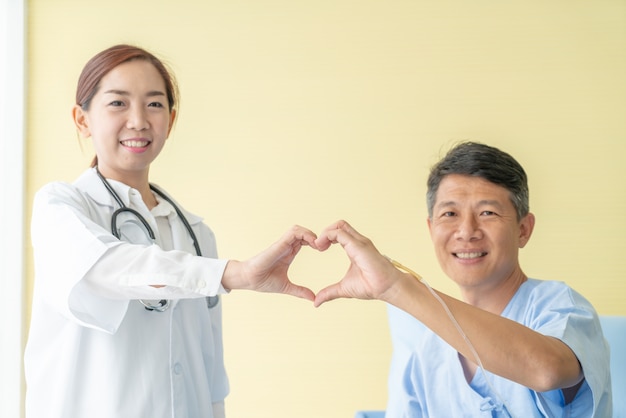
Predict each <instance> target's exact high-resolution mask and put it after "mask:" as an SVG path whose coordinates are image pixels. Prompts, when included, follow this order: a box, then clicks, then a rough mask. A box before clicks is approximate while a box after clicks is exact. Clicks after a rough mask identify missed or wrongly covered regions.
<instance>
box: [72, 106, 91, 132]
mask: <svg viewBox="0 0 626 418" xmlns="http://www.w3.org/2000/svg"><path fill="white" fill-rule="evenodd" d="M72 119H74V124H75V125H76V129H78V133H79V134H80V136H81V137H83V138H89V137H90V136H91V132H90V130H89V123H88V120H87V113H86V112H85V111H84V110H83V108H82V107H80V106H79V105H74V107H73V108H72Z"/></svg>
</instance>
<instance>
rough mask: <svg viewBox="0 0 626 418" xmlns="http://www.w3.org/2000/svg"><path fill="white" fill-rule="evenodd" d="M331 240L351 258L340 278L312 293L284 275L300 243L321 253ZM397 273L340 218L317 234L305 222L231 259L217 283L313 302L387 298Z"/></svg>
mask: <svg viewBox="0 0 626 418" xmlns="http://www.w3.org/2000/svg"><path fill="white" fill-rule="evenodd" d="M333 244H340V245H341V246H342V247H343V249H344V251H345V252H346V254H347V256H348V258H349V259H350V267H349V268H348V271H347V272H346V274H345V275H344V277H343V278H342V279H341V280H340V281H339V282H337V283H334V284H332V285H330V286H327V287H325V288H323V289H321V290H320V291H319V292H318V293H317V295H316V294H315V293H313V291H312V290H311V289H309V288H307V287H304V286H300V285H297V284H294V283H292V282H291V281H290V280H289V277H288V270H289V267H290V265H291V263H292V262H293V260H294V259H295V257H296V255H297V254H298V252H299V251H300V249H301V248H302V247H303V246H309V247H311V248H313V249H316V250H318V251H322V252H323V251H326V250H327V249H328V248H330V246H331V245H333ZM401 274H403V273H402V272H400V271H399V270H398V269H396V268H395V267H394V265H393V264H392V263H391V262H390V260H389V259H388V258H387V257H385V256H384V255H382V254H381V253H380V252H379V251H378V250H377V249H376V247H375V246H374V244H373V243H372V241H371V240H370V239H369V238H367V237H365V236H363V235H361V234H360V233H359V232H357V231H356V230H355V229H354V228H353V227H352V226H351V225H350V224H348V223H347V222H346V221H343V220H341V221H338V222H335V223H334V224H332V225H330V226H329V227H327V228H326V229H324V230H323V231H322V232H321V233H320V234H319V236H317V235H316V234H315V233H314V232H312V231H310V230H309V229H306V228H304V227H301V226H298V225H296V226H294V227H292V228H291V229H290V230H289V231H287V232H286V233H285V234H284V235H283V236H282V237H281V238H280V239H279V240H278V241H277V242H275V243H274V244H272V245H271V246H270V247H269V248H267V249H266V250H264V251H262V252H261V253H259V254H258V255H256V256H254V257H252V258H250V259H248V260H245V261H242V262H236V261H230V262H229V263H228V265H227V268H226V271H225V272H224V276H223V279H222V283H223V284H224V287H226V288H228V289H248V290H255V291H259V292H270V293H284V294H288V295H292V296H296V297H300V298H303V299H307V300H310V301H312V302H313V303H314V306H316V307H317V306H320V305H321V304H323V303H324V302H328V301H331V300H334V299H338V298H357V299H380V300H387V298H388V297H389V295H390V294H393V291H391V290H392V289H393V286H394V284H396V283H397V281H398V279H399V277H400V275H401Z"/></svg>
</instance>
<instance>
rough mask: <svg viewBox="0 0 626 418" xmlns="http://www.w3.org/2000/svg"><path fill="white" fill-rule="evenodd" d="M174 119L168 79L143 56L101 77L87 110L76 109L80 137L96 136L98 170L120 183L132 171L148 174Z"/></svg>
mask: <svg viewBox="0 0 626 418" xmlns="http://www.w3.org/2000/svg"><path fill="white" fill-rule="evenodd" d="M174 118H175V112H174V111H171V112H170V109H169V105H168V101H167V95H166V90H165V82H164V80H163V78H162V77H161V75H160V74H159V73H158V71H157V70H156V68H155V67H154V66H153V65H152V64H151V63H150V62H148V61H145V60H133V61H128V62H125V63H122V64H120V65H119V66H117V67H115V68H114V69H113V70H111V71H110V72H109V73H107V74H106V75H105V76H104V77H103V78H102V80H101V81H100V84H99V86H98V90H97V92H96V94H95V95H94V96H93V99H92V100H91V103H90V106H89V110H83V109H81V108H80V107H79V106H76V107H75V108H74V120H75V122H76V125H77V127H78V129H79V131H80V133H81V135H82V136H84V137H91V138H92V141H93V145H94V148H95V150H96V155H97V157H98V168H99V170H100V171H101V172H102V174H104V175H105V176H106V177H110V178H114V179H116V180H121V181H123V179H124V178H125V177H126V176H128V175H134V174H137V173H142V174H147V172H148V169H149V166H150V164H151V163H152V161H154V159H155V158H156V157H157V156H158V155H159V153H160V152H161V150H162V149H163V146H164V144H165V140H166V139H167V137H168V136H169V133H170V129H171V127H172V124H173V122H174Z"/></svg>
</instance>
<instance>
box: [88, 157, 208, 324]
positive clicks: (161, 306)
mask: <svg viewBox="0 0 626 418" xmlns="http://www.w3.org/2000/svg"><path fill="white" fill-rule="evenodd" d="M95 170H96V174H97V175H98V177H100V180H101V181H102V184H104V187H106V189H107V190H108V192H109V194H110V195H111V196H112V197H113V199H115V201H116V202H117V204H118V205H119V206H120V207H119V209H117V210H116V211H115V212H113V215H111V233H112V234H113V235H114V236H115V237H116V238H117V239H122V238H121V236H122V235H121V233H120V230H119V229H118V227H117V218H118V216H119V215H120V214H122V213H130V214H131V215H132V216H134V217H135V218H136V219H137V220H138V221H139V222H140V224H141V225H142V226H143V227H144V229H145V232H146V233H147V235H148V236H149V237H150V239H151V240H152V242H154V241H155V239H156V236H155V234H154V231H153V230H152V228H151V227H150V224H148V221H146V219H145V218H144V217H143V216H142V215H141V214H140V213H139V212H137V211H136V210H135V209H133V208H129V207H128V206H126V205H125V204H124V202H123V201H122V199H121V198H120V196H119V195H118V194H117V193H116V192H115V190H114V189H113V186H111V184H110V183H109V182H108V181H107V179H105V178H104V176H103V175H102V174H101V173H100V170H98V167H95ZM150 190H152V191H153V192H154V193H156V194H158V195H159V196H160V197H161V198H163V200H165V201H166V202H167V203H169V204H170V205H172V207H173V208H174V210H175V211H176V214H177V215H178V217H179V218H180V220H181V221H182V222H183V225H185V229H187V232H188V233H189V236H190V237H191V240H192V241H193V246H194V248H195V250H196V255H197V256H198V257H202V250H201V249H200V244H199V243H198V238H196V234H195V233H194V232H193V229H192V228H191V225H190V224H189V221H188V220H187V218H186V217H185V215H183V212H182V211H181V210H180V209H179V208H178V206H177V205H176V204H175V203H174V201H173V200H172V199H170V197H169V196H167V195H166V194H165V193H163V192H162V191H161V190H159V189H158V188H157V187H155V186H154V185H152V184H151V185H150ZM206 301H207V307H208V308H209V309H211V308H213V307H214V306H216V305H217V304H218V303H219V296H207V298H206ZM139 302H141V304H142V305H143V306H144V307H145V308H146V310H148V311H156V312H165V311H166V310H167V309H168V308H169V307H170V301H169V300H168V299H161V300H159V301H158V302H157V303H156V304H155V303H152V302H149V301H147V300H144V299H139Z"/></svg>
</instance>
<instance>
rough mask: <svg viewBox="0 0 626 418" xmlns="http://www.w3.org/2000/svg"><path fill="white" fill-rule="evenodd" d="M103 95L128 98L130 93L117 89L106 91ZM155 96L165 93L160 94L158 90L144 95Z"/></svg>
mask: <svg viewBox="0 0 626 418" xmlns="http://www.w3.org/2000/svg"><path fill="white" fill-rule="evenodd" d="M104 94H117V95H120V96H130V92H128V91H126V90H117V89H110V90H107V91H105V92H104ZM155 96H165V92H162V91H160V90H151V91H149V92H148V93H146V97H155Z"/></svg>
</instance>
